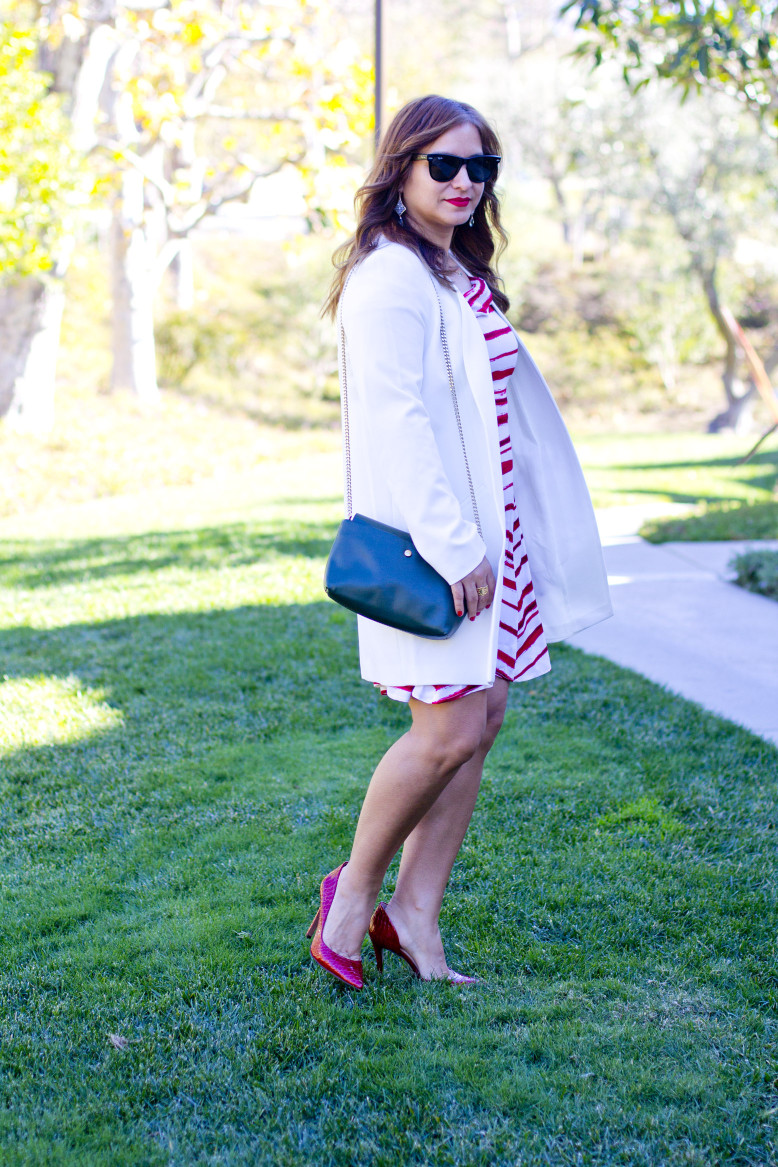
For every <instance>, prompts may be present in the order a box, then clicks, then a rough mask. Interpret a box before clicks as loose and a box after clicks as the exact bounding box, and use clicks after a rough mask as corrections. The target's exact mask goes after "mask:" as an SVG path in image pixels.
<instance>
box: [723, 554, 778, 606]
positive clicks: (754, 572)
mask: <svg viewBox="0 0 778 1167" xmlns="http://www.w3.org/2000/svg"><path fill="white" fill-rule="evenodd" d="M729 566H730V567H731V568H732V569H733V570H734V571H736V572H737V577H736V579H735V582H736V583H738V584H740V586H741V587H742V588H747V589H748V591H749V592H756V593H757V594H758V595H760V596H769V598H770V599H771V600H778V551H768V550H766V549H760V550H753V551H744V552H743V554H742V555H736V556H735V557H734V559H733V560H732V561H731V562H730V565H729Z"/></svg>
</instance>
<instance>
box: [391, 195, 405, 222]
mask: <svg viewBox="0 0 778 1167" xmlns="http://www.w3.org/2000/svg"><path fill="white" fill-rule="evenodd" d="M394 209H395V213H396V215H397V218H398V219H399V220H400V226H401V227H404V226H405V224H404V223H403V215H404V214H405V210H406V207H405V203H404V202H403V197H402V195H398V197H397V202H396V203H395V206H394Z"/></svg>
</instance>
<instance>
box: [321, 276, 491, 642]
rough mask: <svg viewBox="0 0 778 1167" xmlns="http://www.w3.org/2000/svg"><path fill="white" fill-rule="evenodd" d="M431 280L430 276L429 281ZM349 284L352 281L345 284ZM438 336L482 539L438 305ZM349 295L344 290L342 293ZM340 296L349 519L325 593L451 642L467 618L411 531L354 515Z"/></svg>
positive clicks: (333, 554)
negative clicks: (441, 343)
mask: <svg viewBox="0 0 778 1167" xmlns="http://www.w3.org/2000/svg"><path fill="white" fill-rule="evenodd" d="M430 278H431V279H432V276H430ZM347 283H348V281H347ZM433 285H434V286H435V295H436V296H437V297H438V308H439V309H440V336H441V340H442V342H443V353H444V356H445V358H446V367H447V369H448V379H449V387H450V389H451V401H452V404H453V408H454V414H455V417H456V420H457V426H458V428H459V437H460V440H461V442H462V453H463V455H464V459H465V469H466V470H467V480H468V483H469V485H470V498H471V501H472V504H473V514H474V517H475V523H476V527H477V528H478V534H479V535H481V538H483V534H482V532H481V523H480V519H479V517H478V507H477V505H476V500H475V490H474V489H473V479H472V476H471V474H470V465H469V463H468V460H467V449H466V448H465V437H464V433H463V430H462V421H461V419H460V416H459V403H458V401H457V394H456V388H455V386H454V374H453V371H452V368H451V357H450V355H449V351H448V341H447V339H446V327H445V324H444V322H443V306H442V304H441V303H440V296H439V294H438V289H437V286H436V285H435V281H434V279H433ZM344 293H345V288H344ZM342 303H343V297H342V296H341V315H340V358H341V360H340V367H341V395H342V400H343V443H344V447H345V462H346V508H347V512H348V518H347V519H344V520H343V522H342V523H341V524H340V527H339V528H338V533H337V535H336V536H335V542H334V543H333V545H332V549H331V550H330V554H329V558H328V559H327V566H326V568H325V571H324V590H325V592H326V593H327V595H328V596H329V597H330V599H331V600H335V601H336V603H338V604H342V605H343V607H344V608H349V609H350V610H351V611H352V612H357V613H358V614H359V615H360V616H366V617H367V618H368V619H369V620H375V621H377V622H378V623H379V624H387V625H388V626H389V627H390V628H398V629H399V630H400V631H401V632H410V633H411V634H412V635H414V636H421V637H424V638H425V639H427V640H447V639H448V638H449V637H450V636H453V635H454V633H455V632H456V630H457V628H459V626H460V624H461V623H462V621H463V619H464V616H457V613H456V610H455V608H454V598H453V596H452V594H451V587H450V585H449V584H448V583H447V582H446V580H445V579H444V578H443V576H442V575H440V573H439V572H437V571H436V570H435V568H434V567H432V566H431V565H430V564H429V563H427V561H426V560H425V559H423V558H422V556H421V555H420V554H419V552H418V551H417V549H416V547H415V546H414V543H413V540H412V539H411V537H410V535H409V534H408V532H407V531H400V530H398V528H397V527H390V526H389V525H388V524H387V523H380V522H378V520H377V519H371V518H368V517H367V516H365V515H360V514H356V515H355V514H354V508H353V502H352V497H351V438H350V430H349V419H348V386H347V377H346V335H345V332H344V329H343V317H342Z"/></svg>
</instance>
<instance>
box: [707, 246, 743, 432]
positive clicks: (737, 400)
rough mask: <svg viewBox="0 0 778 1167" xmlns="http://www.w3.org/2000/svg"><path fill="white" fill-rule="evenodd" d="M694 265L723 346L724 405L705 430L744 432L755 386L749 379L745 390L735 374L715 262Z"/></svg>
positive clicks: (733, 344)
mask: <svg viewBox="0 0 778 1167" xmlns="http://www.w3.org/2000/svg"><path fill="white" fill-rule="evenodd" d="M695 266H696V267H697V271H698V274H699V276H700V278H701V280H702V286H703V290H704V292H705V297H706V299H707V301H708V307H709V308H710V311H711V315H712V317H713V319H714V321H715V324H716V328H717V329H718V331H719V333H720V334H721V336H722V338H723V340H724V344H725V345H726V352H725V356H724V372H723V374H722V381H723V384H724V395H725V397H726V399H727V407H726V409H724V410H722V412H721V413H717V414H716V416H715V417H714V418H713V419H712V420H711V421H710V422H709V424H708V432H709V433H718V432H719V431H720V430H725V429H731V430H734V431H735V433H747V432H748V431H749V430H750V429H751V428H752V425H753V411H754V397H755V394H756V385H755V384H754V382H753V381H751V382H750V385H749V388H748V389H742V381H740V380H739V378H738V376H737V361H738V346H737V341H736V340H735V337H734V336H733V335H732V330H731V329H730V327H729V325H728V324H727V321H726V319H725V317H724V313H723V311H722V309H721V301H720V300H719V294H718V288H717V286H716V265H715V263H714V264H712V265H711V266H709V267H705V268H703V267H702V266H700V265H695ZM738 388H740V389H741V392H739V393H738V392H737V390H738Z"/></svg>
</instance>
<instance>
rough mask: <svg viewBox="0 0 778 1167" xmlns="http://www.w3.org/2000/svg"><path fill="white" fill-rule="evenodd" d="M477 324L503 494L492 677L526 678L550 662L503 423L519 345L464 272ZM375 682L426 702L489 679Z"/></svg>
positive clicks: (481, 286) (481, 287)
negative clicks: (487, 368)
mask: <svg viewBox="0 0 778 1167" xmlns="http://www.w3.org/2000/svg"><path fill="white" fill-rule="evenodd" d="M462 294H463V296H464V297H465V299H466V300H467V302H468V304H469V305H470V307H471V308H472V310H473V312H474V313H475V317H476V320H477V321H478V323H479V324H480V326H481V329H482V331H483V334H484V340H485V341H486V347H487V350H488V353H489V361H490V363H491V367H492V381H493V382H494V403H495V406H496V409H497V436H498V438H499V442H500V460H501V463H502V484H503V497H504V501H505V557H504V560H505V561H504V565H503V580H502V593H501V595H500V601H499V602H500V630H499V635H498V638H497V667H496V670H495V677H501V678H502V679H503V680H505V681H530V680H532V679H533V678H534V677H539V676H541V675H542V674H543V673H547V672H548V671H549V669H550V668H551V662H550V661H549V659H548V645H547V644H546V638H545V635H544V633H543V625H542V624H541V621H540V613H539V611H538V605H537V600H536V599H535V591H534V589H533V587H532V576H531V575H530V570H529V563H528V561H527V554H526V551H525V550H524V536H523V535H522V531H521V523H520V521H519V512H518V510H517V507H516V497H515V494H514V489H513V448H512V446H511V435H510V431H509V429H508V393H507V384H508V379H509V377H510V376H511V374H512V373H513V370H514V369H515V368H516V357H517V354H518V351H519V346H518V341H517V339H516V334H515V333H514V331H513V329H512V328H511V326H510V325H509V324H508V323H507V322H506V321H505V320H504V319H503V318H502V317H501V316H499V315H498V314H497V312H495V310H494V305H493V304H492V293H491V292H490V291H489V288H488V286H487V284H486V283H485V281H484V280H482V279H480V278H477V277H473V276H471V277H470V290H469V292H463V293H462ZM375 685H376V688H378V689H380V690H381V692H382V693H385V694H386V695H387V697H392V698H393V699H394V700H395V701H410V699H411V697H415V698H416V700H417V701H423V702H424V703H425V704H427V705H439V704H441V703H442V702H443V701H454V700H456V698H458V697H465V696H466V695H467V694H468V693H477V692H478V691H479V690H480V689H491V687H492V686H491V684H489V685H382V684H381V683H380V682H377V681H376V682H375Z"/></svg>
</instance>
